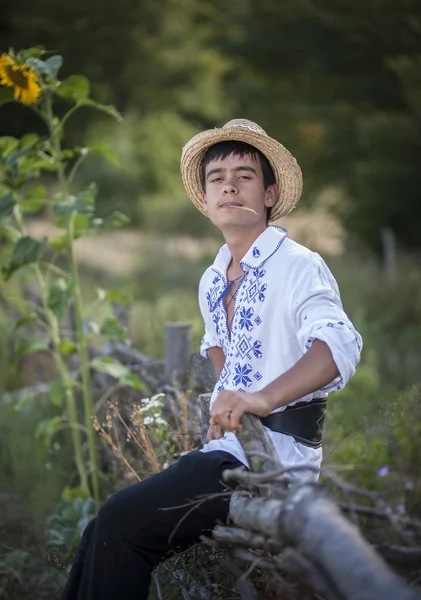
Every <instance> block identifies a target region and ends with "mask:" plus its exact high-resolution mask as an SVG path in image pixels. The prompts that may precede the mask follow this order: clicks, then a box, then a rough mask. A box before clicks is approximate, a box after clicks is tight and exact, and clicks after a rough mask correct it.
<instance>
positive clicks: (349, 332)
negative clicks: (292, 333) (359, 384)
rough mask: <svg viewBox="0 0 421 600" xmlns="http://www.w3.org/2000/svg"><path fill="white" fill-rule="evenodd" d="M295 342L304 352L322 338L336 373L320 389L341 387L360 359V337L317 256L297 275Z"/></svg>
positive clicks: (331, 389) (332, 390)
mask: <svg viewBox="0 0 421 600" xmlns="http://www.w3.org/2000/svg"><path fill="white" fill-rule="evenodd" d="M294 308H295V319H296V327H297V331H298V333H297V336H298V342H299V344H300V346H301V348H302V350H303V351H304V352H306V351H307V350H309V349H310V347H311V345H312V344H313V342H314V340H315V339H318V340H321V341H322V342H325V343H326V344H327V346H328V347H329V349H330V351H331V353H332V357H333V360H334V362H335V364H336V366H337V368H338V371H339V374H340V375H339V376H338V377H337V378H336V379H335V380H334V381H332V382H330V383H329V384H328V385H326V386H325V387H323V388H322V389H323V390H324V391H326V392H336V391H339V390H341V389H342V388H343V387H344V386H345V385H346V384H347V383H348V381H349V380H350V378H351V377H352V376H353V375H354V373H355V368H356V366H357V364H358V363H359V361H360V355H361V350H362V338H361V335H360V334H359V333H358V331H356V329H355V327H354V326H353V324H352V323H351V321H350V320H349V318H348V317H347V315H346V314H345V312H344V310H343V307H342V302H341V299H340V294H339V289H338V286H337V283H336V281H335V279H334V277H333V275H332V273H331V272H330V271H329V269H328V267H327V265H326V264H325V263H324V261H323V260H322V259H321V258H320V257H319V256H318V255H313V260H312V262H311V264H310V266H309V267H308V268H306V269H305V271H304V272H303V274H302V277H300V280H299V282H298V284H297V292H296V295H295V300H294Z"/></svg>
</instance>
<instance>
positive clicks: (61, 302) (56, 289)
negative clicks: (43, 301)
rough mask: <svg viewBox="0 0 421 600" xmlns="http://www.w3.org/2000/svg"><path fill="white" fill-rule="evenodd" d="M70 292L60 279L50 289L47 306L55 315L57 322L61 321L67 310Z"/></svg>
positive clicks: (63, 280) (65, 282) (64, 282)
mask: <svg viewBox="0 0 421 600" xmlns="http://www.w3.org/2000/svg"><path fill="white" fill-rule="evenodd" d="M71 295H72V292H71V290H70V288H69V285H68V283H67V281H66V280H65V279H63V278H62V277H60V278H59V279H57V281H56V282H55V283H54V284H53V285H52V286H51V287H50V290H49V294H48V298H47V306H48V308H49V309H50V310H51V311H52V312H53V313H54V314H55V316H56V317H57V319H58V320H60V319H62V318H63V317H64V315H65V314H66V313H67V310H68V308H69V303H70V298H71Z"/></svg>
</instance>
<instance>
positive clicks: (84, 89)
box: [56, 75, 90, 102]
mask: <svg viewBox="0 0 421 600" xmlns="http://www.w3.org/2000/svg"><path fill="white" fill-rule="evenodd" d="M89 92H90V83H89V79H88V78H87V77H85V76H84V75H70V77H68V78H67V79H65V80H64V81H62V82H61V84H60V85H59V86H58V88H57V89H56V94H58V95H59V96H61V97H62V98H71V99H72V100H75V101H76V102H80V101H83V102H85V101H86V100H87V98H88V96H89Z"/></svg>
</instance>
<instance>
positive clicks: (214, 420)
mask: <svg viewBox="0 0 421 600" xmlns="http://www.w3.org/2000/svg"><path fill="white" fill-rule="evenodd" d="M270 411H271V405H270V402H269V398H268V395H267V394H265V393H264V392H263V391H261V392H252V393H247V392H236V391H230V390H222V392H220V393H219V395H218V397H217V399H216V400H215V403H214V405H213V406H212V409H211V411H210V415H211V418H210V424H211V427H212V425H218V426H219V427H220V428H222V429H224V430H225V431H232V432H234V433H239V432H240V431H241V430H242V426H241V425H240V419H241V417H242V416H243V414H244V413H251V414H252V415H257V416H258V417H266V416H267V415H268V414H269V413H270ZM216 439H218V438H216Z"/></svg>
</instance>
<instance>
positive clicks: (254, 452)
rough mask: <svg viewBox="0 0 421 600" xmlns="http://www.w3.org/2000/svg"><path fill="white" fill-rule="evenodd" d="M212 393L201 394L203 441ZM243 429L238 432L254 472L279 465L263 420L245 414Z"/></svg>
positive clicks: (242, 421)
mask: <svg viewBox="0 0 421 600" xmlns="http://www.w3.org/2000/svg"><path fill="white" fill-rule="evenodd" d="M210 398H211V394H200V396H199V402H200V411H201V421H202V442H203V443H205V442H206V434H207V431H208V428H209V419H210V412H209V403H210ZM241 425H242V426H243V430H242V431H241V432H240V433H238V434H237V437H238V440H239V442H240V444H241V445H242V447H243V450H244V452H245V455H246V456H247V460H248V461H249V465H250V469H251V470H252V471H254V472H257V473H259V472H262V471H267V470H268V469H273V468H274V467H276V466H277V465H278V466H279V464H280V463H279V458H278V455H277V453H276V450H275V447H274V445H273V443H272V440H271V439H270V437H269V436H268V434H267V433H266V431H265V428H264V427H263V425H262V422H261V421H260V419H259V418H258V417H256V416H255V415H250V414H245V415H243V417H242V418H241Z"/></svg>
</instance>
